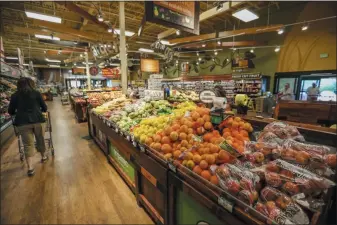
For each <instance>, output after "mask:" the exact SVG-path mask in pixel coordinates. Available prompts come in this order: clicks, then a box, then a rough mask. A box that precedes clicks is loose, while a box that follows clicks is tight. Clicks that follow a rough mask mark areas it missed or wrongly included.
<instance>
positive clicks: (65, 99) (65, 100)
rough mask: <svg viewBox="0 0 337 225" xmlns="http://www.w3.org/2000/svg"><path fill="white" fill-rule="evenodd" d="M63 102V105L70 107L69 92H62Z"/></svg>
mask: <svg viewBox="0 0 337 225" xmlns="http://www.w3.org/2000/svg"><path fill="white" fill-rule="evenodd" d="M61 102H62V105H68V104H69V94H68V92H62V94H61Z"/></svg>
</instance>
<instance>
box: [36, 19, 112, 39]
mask: <svg viewBox="0 0 337 225" xmlns="http://www.w3.org/2000/svg"><path fill="white" fill-rule="evenodd" d="M33 23H34V25H37V26H40V27H41V28H46V29H48V30H51V31H55V32H59V33H66V34H72V35H75V36H77V37H80V38H85V39H90V40H92V41H98V40H100V39H102V40H105V41H113V40H114V38H111V35H110V38H108V37H107V35H106V36H103V35H97V34H93V33H89V32H86V31H79V30H76V29H72V28H68V27H66V26H64V25H63V24H55V23H50V22H45V21H37V20H34V21H33Z"/></svg>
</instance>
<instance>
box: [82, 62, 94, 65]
mask: <svg viewBox="0 0 337 225" xmlns="http://www.w3.org/2000/svg"><path fill="white" fill-rule="evenodd" d="M84 64H88V65H92V64H94V63H92V62H88V63H84Z"/></svg>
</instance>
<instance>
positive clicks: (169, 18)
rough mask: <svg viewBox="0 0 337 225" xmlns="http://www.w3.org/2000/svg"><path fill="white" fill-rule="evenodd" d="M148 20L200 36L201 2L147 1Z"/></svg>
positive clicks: (146, 12)
mask: <svg viewBox="0 0 337 225" xmlns="http://www.w3.org/2000/svg"><path fill="white" fill-rule="evenodd" d="M145 14H146V20H147V21H150V22H155V23H158V24H162V25H164V26H168V27H173V28H176V29H179V30H184V31H186V32H190V33H193V34H199V2H193V1H147V2H145Z"/></svg>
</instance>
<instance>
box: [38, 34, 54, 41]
mask: <svg viewBox="0 0 337 225" xmlns="http://www.w3.org/2000/svg"><path fill="white" fill-rule="evenodd" d="M35 37H36V38H40V39H48V40H54V41H59V40H60V38H59V37H54V36H53V35H50V36H48V35H42V34H35Z"/></svg>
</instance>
